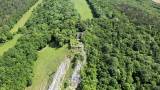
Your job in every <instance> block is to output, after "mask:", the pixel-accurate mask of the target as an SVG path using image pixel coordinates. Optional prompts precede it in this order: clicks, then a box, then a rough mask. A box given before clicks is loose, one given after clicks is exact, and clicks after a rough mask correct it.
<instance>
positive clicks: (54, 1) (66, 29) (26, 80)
mask: <svg viewBox="0 0 160 90" xmlns="http://www.w3.org/2000/svg"><path fill="white" fill-rule="evenodd" d="M77 21H78V15H77V14H76V13H75V11H74V9H73V6H72V4H71V2H70V1H69V0H65V1H64V0H46V1H44V2H43V4H42V5H41V6H40V7H39V8H37V10H36V11H35V12H33V15H32V17H31V19H30V20H29V21H28V22H27V24H26V25H25V26H24V27H23V28H21V30H20V32H19V33H21V34H23V36H22V37H20V39H19V40H18V42H17V44H16V45H15V47H14V48H11V49H9V50H8V51H7V52H5V53H4V55H3V57H2V59H1V60H0V72H1V73H0V89H1V90H24V89H25V87H26V86H30V84H32V83H31V81H32V77H33V64H34V62H35V60H37V51H39V50H41V49H42V48H44V47H45V46H46V45H47V44H50V43H54V44H56V45H57V47H61V46H63V45H64V44H66V43H69V42H70V38H73V37H75V36H76V31H77V30H76V28H75V26H76V23H77ZM51 46H52V45H51ZM53 47H54V46H53Z"/></svg>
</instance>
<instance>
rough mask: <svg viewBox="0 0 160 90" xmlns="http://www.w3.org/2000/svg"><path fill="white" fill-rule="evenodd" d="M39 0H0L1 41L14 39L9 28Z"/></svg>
mask: <svg viewBox="0 0 160 90" xmlns="http://www.w3.org/2000/svg"><path fill="white" fill-rule="evenodd" d="M36 1H37V0H5V1H4V0H0V7H1V8H0V43H4V42H6V41H7V40H10V39H12V34H11V33H10V32H9V30H10V29H11V28H12V27H13V25H14V24H16V23H17V21H18V20H19V19H20V18H21V16H22V15H23V14H24V13H25V12H26V11H27V10H28V9H29V8H30V7H31V6H32V5H33V4H34V3H35V2H36Z"/></svg>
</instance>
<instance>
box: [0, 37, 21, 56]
mask: <svg viewBox="0 0 160 90" xmlns="http://www.w3.org/2000/svg"><path fill="white" fill-rule="evenodd" d="M19 37H21V34H17V35H15V36H14V37H13V39H12V40H10V41H8V42H6V43H4V44H2V45H0V56H2V55H3V53H4V52H6V51H7V50H8V49H9V48H12V47H13V46H15V45H16V42H17V40H18V39H19Z"/></svg>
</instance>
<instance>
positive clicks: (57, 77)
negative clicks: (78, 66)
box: [48, 58, 70, 90]
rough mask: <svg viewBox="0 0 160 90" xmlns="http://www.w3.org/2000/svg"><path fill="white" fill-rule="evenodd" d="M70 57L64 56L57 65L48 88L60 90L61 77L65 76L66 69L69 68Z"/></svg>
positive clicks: (49, 89)
mask: <svg viewBox="0 0 160 90" xmlns="http://www.w3.org/2000/svg"><path fill="white" fill-rule="evenodd" d="M69 65H70V58H66V59H65V60H64V61H63V62H62V63H61V65H60V66H59V68H58V70H57V72H56V73H55V74H54V77H53V80H52V83H51V85H50V86H49V88H48V90H60V86H61V83H62V81H63V80H62V79H63V77H64V76H65V74H66V72H67V70H68V69H69Z"/></svg>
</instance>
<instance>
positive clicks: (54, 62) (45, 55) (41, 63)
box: [26, 46, 70, 90]
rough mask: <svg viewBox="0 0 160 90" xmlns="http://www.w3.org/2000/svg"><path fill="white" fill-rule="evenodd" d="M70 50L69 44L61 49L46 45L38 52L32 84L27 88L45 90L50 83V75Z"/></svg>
mask: <svg viewBox="0 0 160 90" xmlns="http://www.w3.org/2000/svg"><path fill="white" fill-rule="evenodd" d="M69 53H70V51H69V50H68V48H67V46H64V47H62V48H59V49H55V48H51V47H48V46H47V47H46V48H44V49H43V50H42V51H40V52H39V53H38V60H37V61H36V63H35V65H34V70H33V72H34V77H33V83H32V86H30V87H27V88H26V90H45V89H46V86H47V84H48V81H49V78H50V75H52V74H53V73H54V72H56V70H57V68H58V66H59V65H60V63H61V62H62V61H63V60H64V58H65V56H66V55H68V54H69Z"/></svg>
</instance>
